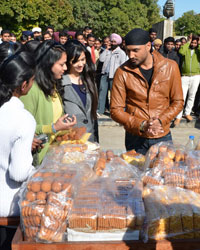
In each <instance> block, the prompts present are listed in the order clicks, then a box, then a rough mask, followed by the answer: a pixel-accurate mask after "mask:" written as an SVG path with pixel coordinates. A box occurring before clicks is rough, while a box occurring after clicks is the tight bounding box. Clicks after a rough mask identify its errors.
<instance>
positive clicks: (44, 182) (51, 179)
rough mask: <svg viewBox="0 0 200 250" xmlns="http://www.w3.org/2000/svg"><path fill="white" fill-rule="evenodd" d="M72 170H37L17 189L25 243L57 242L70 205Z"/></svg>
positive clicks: (60, 238) (61, 234) (63, 232)
mask: <svg viewBox="0 0 200 250" xmlns="http://www.w3.org/2000/svg"><path fill="white" fill-rule="evenodd" d="M76 174H77V172H76V171H75V170H70V169H65V170H60V171H58V169H57V170H52V169H43V168H40V169H39V170H38V171H37V172H36V173H35V174H33V176H32V177H31V178H29V180H28V181H27V183H24V185H23V187H22V188H21V189H20V201H19V205H20V211H21V225H22V229H23V231H24V234H25V236H26V237H27V238H28V240H34V241H47V242H54V241H55V242H61V241H63V240H64V238H65V229H66V217H67V213H68V211H69V210H70V208H71V204H72V193H73V191H72V187H73V185H72V183H73V181H75V177H76Z"/></svg>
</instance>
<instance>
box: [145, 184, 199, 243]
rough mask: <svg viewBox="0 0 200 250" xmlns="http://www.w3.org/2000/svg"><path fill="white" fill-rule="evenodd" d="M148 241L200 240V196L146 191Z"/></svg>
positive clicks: (165, 189) (179, 190)
mask: <svg viewBox="0 0 200 250" xmlns="http://www.w3.org/2000/svg"><path fill="white" fill-rule="evenodd" d="M143 198H144V204H145V211H146V217H147V225H148V227H147V228H148V230H147V231H146V239H147V238H150V239H156V240H162V239H165V238H175V239H184V238H196V237H199V229H200V227H199V224H198V223H199V219H200V195H199V194H197V193H194V192H192V191H188V190H184V189H182V188H173V187H168V186H154V187H146V188H145V189H144V191H143Z"/></svg>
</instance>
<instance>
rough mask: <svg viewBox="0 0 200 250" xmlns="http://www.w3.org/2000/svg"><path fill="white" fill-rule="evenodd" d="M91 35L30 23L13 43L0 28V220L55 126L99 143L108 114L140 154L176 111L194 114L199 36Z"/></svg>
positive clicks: (164, 136) (164, 135) (166, 130)
mask: <svg viewBox="0 0 200 250" xmlns="http://www.w3.org/2000/svg"><path fill="white" fill-rule="evenodd" d="M93 33H94V32H93V30H92V28H91V27H88V26H87V27H85V28H84V29H83V30H82V31H77V32H70V31H67V30H63V31H61V32H55V31H54V28H53V26H48V27H46V29H45V30H44V31H43V32H42V30H41V28H40V27H35V28H33V29H32V30H31V31H24V32H22V35H21V37H20V40H19V41H17V40H16V37H15V35H14V34H13V33H11V32H10V31H9V30H2V32H1V44H0V116H1V117H2V119H1V120H0V137H1V142H0V183H1V185H0V194H1V195H0V217H7V216H17V215H19V207H18V203H17V199H18V198H19V197H17V195H16V194H17V192H18V190H19V189H20V186H21V184H22V182H23V181H25V180H26V179H27V178H28V176H30V174H31V173H32V171H33V170H34V167H33V166H32V165H34V166H35V167H37V166H38V165H40V164H41V163H42V161H43V159H44V156H45V154H46V152H47V151H48V148H49V145H50V142H51V141H52V138H53V137H54V135H55V134H56V133H57V132H58V131H62V130H66V129H69V128H71V127H73V126H78V127H81V126H84V127H86V129H87V132H88V133H91V137H90V139H89V140H90V141H91V142H99V135H98V118H99V117H101V116H102V115H103V114H104V113H105V112H106V111H109V113H110V116H111V118H112V119H113V120H115V121H117V122H118V123H120V124H121V125H123V126H124V128H125V131H126V137H125V146H126V149H127V150H131V149H135V150H136V151H137V152H139V153H142V154H145V153H146V152H147V150H148V149H149V147H150V146H151V145H154V144H155V143H157V142H160V141H168V140H171V139H172V137H171V133H170V124H171V122H172V121H174V125H175V126H178V125H179V123H180V121H181V119H182V116H183V112H184V116H185V118H186V119H187V120H188V122H190V121H191V120H192V119H193V117H192V116H191V113H192V112H195V114H197V115H200V90H198V87H199V81H200V66H199V65H200V45H199V43H200V40H199V36H196V35H190V36H188V37H187V39H186V38H184V37H183V38H181V39H180V40H174V38H173V37H167V38H166V39H165V40H164V43H163V44H162V41H161V40H160V39H158V38H157V31H156V30H155V29H150V30H149V31H145V30H142V29H140V28H136V29H133V30H131V31H130V32H129V33H128V34H127V35H126V36H125V37H121V36H120V35H119V34H116V33H112V34H110V35H109V36H106V37H104V38H102V39H100V38H97V37H96V36H95V35H94V34H93ZM195 97H196V99H195ZM194 104H195V105H194ZM13 124H14V125H15V126H13ZM40 134H47V136H48V142H47V143H45V144H43V143H42V141H41V140H40V139H38V138H37V136H38V135H40ZM19 170H20V171H19ZM5 237H6V236H5Z"/></svg>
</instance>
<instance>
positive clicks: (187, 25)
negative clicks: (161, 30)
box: [175, 11, 200, 36]
mask: <svg viewBox="0 0 200 250" xmlns="http://www.w3.org/2000/svg"><path fill="white" fill-rule="evenodd" d="M175 31H176V35H185V36H187V35H189V34H190V33H193V34H197V35H198V34H200V14H196V13H195V12H194V11H188V12H185V13H184V14H183V15H182V17H180V18H178V19H177V20H176V21H175Z"/></svg>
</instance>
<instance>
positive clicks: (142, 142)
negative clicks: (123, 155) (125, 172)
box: [125, 132, 172, 155]
mask: <svg viewBox="0 0 200 250" xmlns="http://www.w3.org/2000/svg"><path fill="white" fill-rule="evenodd" d="M171 140H172V136H171V132H169V133H168V134H167V135H165V136H163V137H160V138H155V139H151V138H150V139H149V138H144V137H141V136H137V135H133V134H129V133H128V132H126V134H125V146H126V150H127V151H129V150H132V149H135V151H136V152H138V153H140V154H143V155H145V154H146V152H147V151H148V149H149V148H150V147H151V146H153V145H154V144H156V143H159V142H162V141H171Z"/></svg>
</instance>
